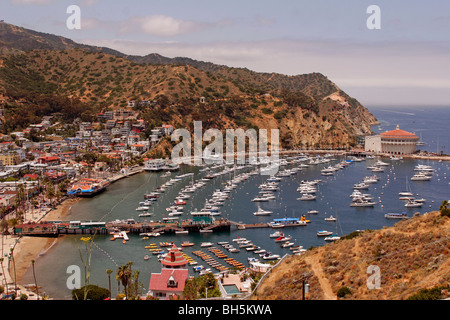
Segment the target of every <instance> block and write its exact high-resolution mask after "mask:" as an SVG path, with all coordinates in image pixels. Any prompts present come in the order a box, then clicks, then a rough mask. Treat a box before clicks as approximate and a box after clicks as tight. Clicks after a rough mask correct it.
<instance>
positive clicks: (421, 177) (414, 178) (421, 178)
mask: <svg viewBox="0 0 450 320" xmlns="http://www.w3.org/2000/svg"><path fill="white" fill-rule="evenodd" d="M411 180H412V181H429V180H431V176H429V175H426V174H423V173H416V174H415V175H413V176H412V177H411Z"/></svg>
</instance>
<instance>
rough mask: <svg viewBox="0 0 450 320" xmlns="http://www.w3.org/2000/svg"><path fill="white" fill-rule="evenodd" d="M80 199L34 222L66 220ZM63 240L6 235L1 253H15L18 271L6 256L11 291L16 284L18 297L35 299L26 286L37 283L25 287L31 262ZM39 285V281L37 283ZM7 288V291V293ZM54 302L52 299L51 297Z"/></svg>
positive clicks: (116, 177)
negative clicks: (21, 295) (22, 295)
mask: <svg viewBox="0 0 450 320" xmlns="http://www.w3.org/2000/svg"><path fill="white" fill-rule="evenodd" d="M141 172H145V171H144V170H143V168H138V169H137V170H131V171H129V172H125V173H118V174H115V175H113V176H112V177H110V178H109V179H110V183H111V184H112V183H114V182H116V181H119V180H121V179H123V178H126V177H129V176H131V175H134V174H138V173H141ZM79 200H81V198H78V197H76V198H68V199H65V200H64V201H62V202H61V203H60V204H58V206H57V207H56V208H55V209H51V208H50V209H47V210H45V211H44V212H42V211H40V212H39V216H38V217H37V218H36V219H35V220H36V221H38V222H39V221H42V220H62V218H63V217H65V216H66V215H67V214H68V213H69V211H70V209H71V207H72V205H74V204H75V203H77V202H78V201H79ZM59 239H60V237H59V236H58V237H56V238H48V237H27V236H22V237H19V236H16V235H8V236H4V239H3V247H2V250H3V251H2V252H4V253H5V254H9V252H10V250H11V249H12V250H13V254H14V255H13V256H14V262H15V263H14V264H15V269H16V270H15V272H14V267H13V264H12V263H10V261H9V259H7V258H6V257H5V259H4V261H3V267H4V270H5V275H6V282H7V284H6V285H7V287H8V288H9V291H10V292H12V291H14V284H15V282H17V287H16V288H17V292H18V294H17V297H16V298H18V297H19V296H20V294H22V293H24V294H26V295H27V296H28V299H29V300H36V299H37V296H36V293H35V292H34V291H33V290H31V289H27V287H30V286H31V287H33V286H34V283H31V284H28V283H27V284H25V283H23V278H24V276H25V275H26V274H27V273H28V272H29V270H30V269H31V267H32V264H31V261H32V260H35V262H36V261H37V259H38V258H39V256H40V255H42V254H45V253H47V252H48V251H49V250H50V249H51V248H52V247H53V246H55V245H56V244H57V243H58V240H59ZM14 278H16V281H14ZM0 283H1V284H2V285H3V284H4V277H3V276H2V277H1V279H0ZM38 286H39V281H38ZM6 289H7V288H5V292H6V291H7V290H6ZM49 298H50V299H51V297H49ZM39 299H41V300H42V299H43V298H42V296H41V295H39Z"/></svg>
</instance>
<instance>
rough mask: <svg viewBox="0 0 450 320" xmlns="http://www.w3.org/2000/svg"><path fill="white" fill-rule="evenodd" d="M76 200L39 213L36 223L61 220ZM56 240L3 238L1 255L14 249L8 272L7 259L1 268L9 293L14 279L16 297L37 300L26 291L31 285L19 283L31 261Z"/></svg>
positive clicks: (34, 295)
mask: <svg viewBox="0 0 450 320" xmlns="http://www.w3.org/2000/svg"><path fill="white" fill-rule="evenodd" d="M78 200H79V199H78V198H71V199H67V200H65V201H63V202H62V203H61V204H60V205H59V206H58V207H56V208H55V209H51V208H48V209H46V210H43V211H41V216H40V217H38V219H37V220H38V221H42V220H61V219H62V218H63V217H64V216H66V215H67V213H68V212H69V210H70V208H71V207H72V205H73V204H74V203H76V202H77V201H78ZM57 240H58V238H47V237H18V236H15V235H8V236H4V238H3V253H4V254H7V253H9V252H10V250H11V248H13V249H14V251H13V253H14V255H13V257H14V260H15V263H14V264H13V263H10V268H9V272H8V270H7V268H8V259H6V258H5V260H4V261H3V266H4V270H5V274H6V279H7V283H8V287H9V289H10V291H11V290H13V289H14V283H15V281H14V280H15V279H16V282H17V287H18V288H19V289H18V294H17V297H18V296H19V295H20V294H22V293H25V294H26V295H28V299H30V300H33V299H36V298H37V297H36V294H34V293H33V292H32V291H30V290H28V289H27V287H28V286H29V285H33V284H23V283H21V281H22V277H23V276H24V274H25V273H26V272H27V270H28V269H29V268H31V266H32V263H31V262H32V260H35V261H36V260H37V259H38V258H39V255H41V254H43V253H44V252H45V251H47V250H48V249H50V248H51V246H52V245H54V244H55V243H56V241H57ZM14 265H15V268H16V269H15V272H14ZM2 280H3V279H2ZM2 284H3V281H2ZM38 286H39V283H38ZM5 289H6V288H5ZM5 291H6V290H5Z"/></svg>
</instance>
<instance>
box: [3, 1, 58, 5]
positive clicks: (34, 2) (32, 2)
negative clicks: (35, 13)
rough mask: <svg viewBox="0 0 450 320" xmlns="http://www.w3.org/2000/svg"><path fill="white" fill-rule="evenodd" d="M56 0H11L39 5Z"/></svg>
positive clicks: (15, 2)
mask: <svg viewBox="0 0 450 320" xmlns="http://www.w3.org/2000/svg"><path fill="white" fill-rule="evenodd" d="M54 1H55V0H10V2H11V3H12V4H25V5H28V4H37V5H44V4H49V3H52V2H54Z"/></svg>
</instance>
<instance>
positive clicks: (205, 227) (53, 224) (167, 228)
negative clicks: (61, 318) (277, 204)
mask: <svg viewBox="0 0 450 320" xmlns="http://www.w3.org/2000/svg"><path fill="white" fill-rule="evenodd" d="M231 225H233V226H235V227H236V228H237V229H239V230H244V229H254V228H284V227H298V226H305V225H306V222H305V221H302V220H301V219H299V218H284V219H274V221H272V222H269V223H242V222H235V221H231V220H228V219H225V218H220V219H213V220H211V221H209V222H205V221H204V220H198V219H197V220H196V219H186V220H173V221H150V222H135V221H134V220H133V219H129V220H118V221H111V222H95V221H84V222H83V221H69V222H62V221H45V222H39V223H25V224H20V225H17V226H16V227H15V229H14V232H15V234H17V235H22V236H42V237H57V236H58V235H60V234H66V235H77V234H90V235H93V234H98V235H106V234H109V233H111V232H116V231H126V232H128V233H130V234H143V233H169V234H170V233H175V234H176V233H177V232H180V233H186V232H187V233H191V232H214V231H230V229H231Z"/></svg>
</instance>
